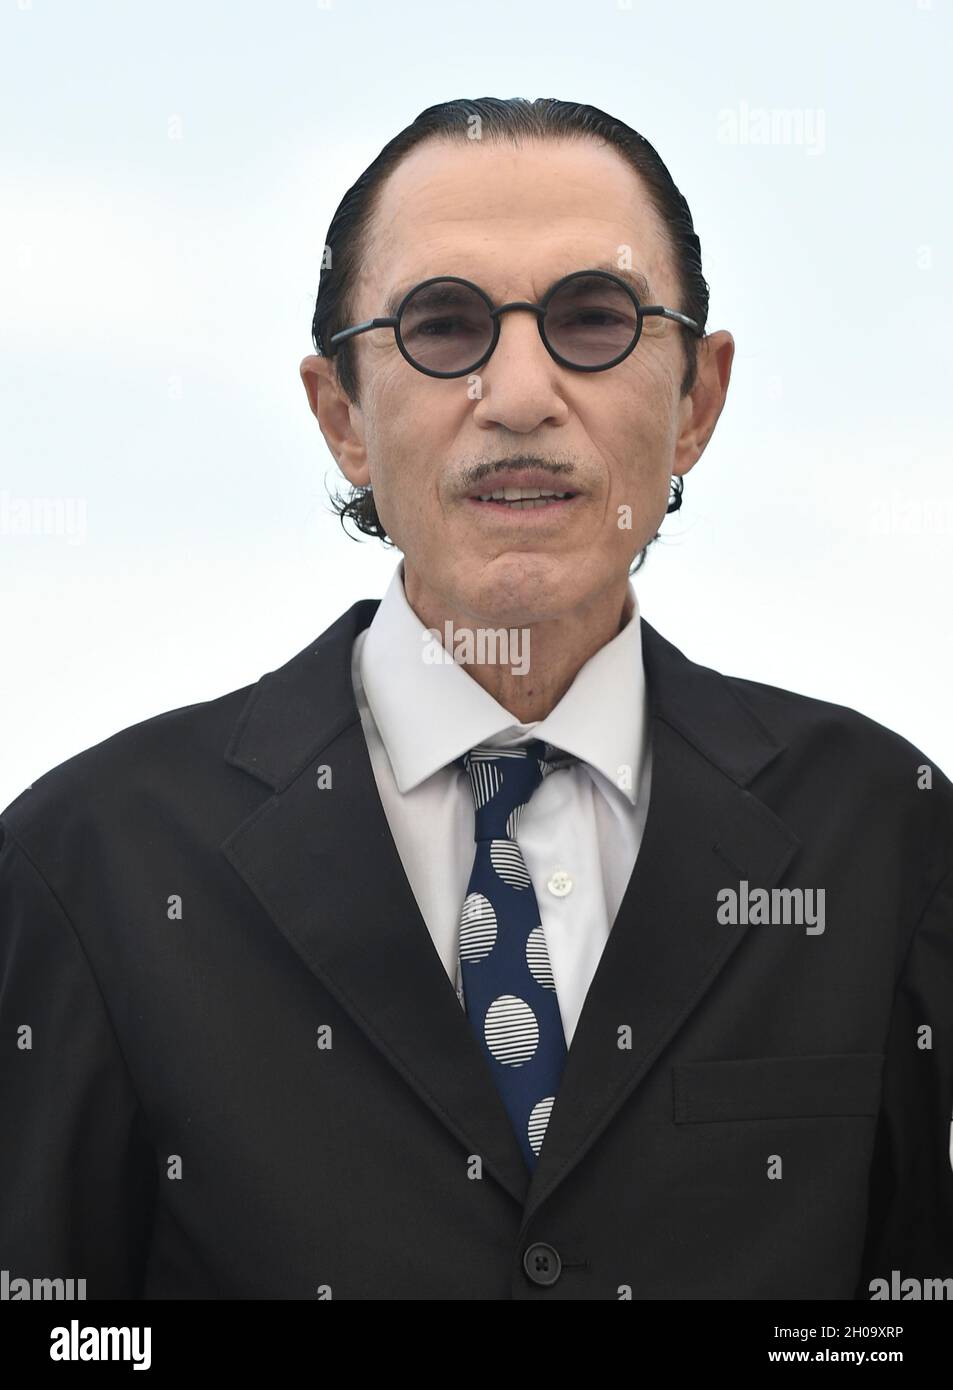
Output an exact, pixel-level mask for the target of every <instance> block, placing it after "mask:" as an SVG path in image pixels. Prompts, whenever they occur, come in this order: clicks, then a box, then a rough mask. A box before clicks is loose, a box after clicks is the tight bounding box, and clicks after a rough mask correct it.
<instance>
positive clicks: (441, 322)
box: [329, 270, 702, 377]
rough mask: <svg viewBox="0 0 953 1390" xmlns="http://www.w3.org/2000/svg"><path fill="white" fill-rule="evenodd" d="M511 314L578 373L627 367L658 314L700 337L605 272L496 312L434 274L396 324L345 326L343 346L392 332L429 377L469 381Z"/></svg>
mask: <svg viewBox="0 0 953 1390" xmlns="http://www.w3.org/2000/svg"><path fill="white" fill-rule="evenodd" d="M511 309H529V310H531V311H532V312H533V313H534V314H536V319H537V325H538V327H539V336H540V337H541V338H542V340H543V345H544V346H545V348H546V351H547V352H548V353H549V355H550V357H552V358H554V359H555V361H557V362H558V363H560V365H561V366H563V367H570V368H572V370H573V371H576V372H604V371H605V370H606V369H607V368H608V367H614V366H616V365H617V364H618V363H619V362H622V361H623V360H624V359H625V358H626V357H628V355H629V353H630V352H631V351H632V349H633V348H634V347H635V345H636V343H637V342H638V341H639V338H640V336H641V334H642V321H643V319H646V318H648V317H650V316H652V315H657V316H659V317H662V318H667V319H674V320H675V322H676V323H680V324H683V325H684V326H685V327H686V328H691V329H692V330H694V332H695V333H697V334H699V335H701V334H702V329H701V328H700V326H699V325H698V324H697V323H696V322H695V320H694V319H690V318H688V317H687V316H686V315H685V314H680V313H679V312H678V311H677V310H676V309H664V308H663V307H662V306H661V305H660V304H640V303H639V300H638V298H637V297H636V294H635V291H634V290H633V289H632V288H631V287H630V286H629V285H627V284H626V282H625V281H624V280H622V279H620V277H619V276H617V275H613V274H611V273H610V272H609V271H607V270H575V271H573V272H572V274H571V275H566V276H564V277H563V279H561V280H557V282H556V284H555V285H553V286H552V288H551V289H550V290H549V291H548V292H547V293H546V294H545V295H544V297H543V300H542V302H541V303H539V304H530V303H529V302H528V301H526V300H516V301H514V302H513V303H511V304H501V305H500V306H499V307H498V308H496V307H494V305H493V301H492V300H491V299H490V297H489V295H488V294H486V293H485V291H484V290H481V289H480V287H479V285H474V284H473V283H472V282H471V281H470V280H462V279H460V277H459V276H457V275H435V276H432V277H431V279H429V280H423V281H421V283H420V284H419V285H415V286H414V287H413V289H411V290H408V292H407V294H405V295H404V298H403V299H402V300H401V302H400V305H399V307H398V309H397V312H396V314H395V315H394V316H393V317H392V318H376V319H368V321H367V322H366V323H357V324H354V325H353V326H352V327H350V328H342V329H341V331H340V332H339V333H335V334H334V335H333V336H332V338H331V341H330V344H329V347H330V349H331V351H330V353H329V356H333V354H334V351H335V349H336V348H337V346H338V344H339V343H341V342H343V341H344V340H345V339H346V338H352V337H354V336H355V335H356V334H358V333H366V332H367V331H368V330H369V329H371V328H393V330H394V336H395V338H396V339H397V346H398V348H399V349H400V351H401V353H402V354H403V356H404V357H405V358H406V359H407V361H408V362H409V363H410V365H411V366H412V367H415V368H416V369H417V371H418V372H424V373H425V375H427V376H436V377H455V376H466V375H467V374H468V373H470V372H474V371H476V369H477V368H478V367H482V366H483V364H484V363H485V362H486V361H487V360H488V359H489V357H490V356H491V354H492V352H493V349H494V348H495V347H496V345H497V343H498V342H499V338H500V315H501V314H505V313H508V312H509V311H510V310H511Z"/></svg>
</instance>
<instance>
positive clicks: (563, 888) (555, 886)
mask: <svg viewBox="0 0 953 1390" xmlns="http://www.w3.org/2000/svg"><path fill="white" fill-rule="evenodd" d="M546 887H547V888H548V889H549V891H550V892H551V893H552V895H553V897H554V898H564V897H565V896H566V894H567V893H571V892H572V878H571V877H570V875H569V874H567V873H566V870H565V869H557V870H556V872H555V873H554V874H553V876H552V877H551V878H550V880H549V882H548V883H547V885H546Z"/></svg>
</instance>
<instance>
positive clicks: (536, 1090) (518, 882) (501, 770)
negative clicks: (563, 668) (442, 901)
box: [457, 739, 566, 1171]
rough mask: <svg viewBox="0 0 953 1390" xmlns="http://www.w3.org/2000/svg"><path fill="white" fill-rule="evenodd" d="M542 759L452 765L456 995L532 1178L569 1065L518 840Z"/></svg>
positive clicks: (488, 757) (509, 756)
mask: <svg viewBox="0 0 953 1390" xmlns="http://www.w3.org/2000/svg"><path fill="white" fill-rule="evenodd" d="M545 754H546V745H545V744H544V743H542V742H541V741H540V740H539V739H532V740H530V742H529V743H526V744H523V745H522V746H521V747H519V748H513V749H489V748H473V749H471V750H470V752H469V753H467V754H465V755H464V756H463V758H461V759H459V760H458V765H459V766H461V767H462V768H463V770H464V771H465V772H466V773H467V776H468V778H469V782H470V790H471V791H472V793H473V805H474V813H475V815H474V839H475V842H476V852H475V855H474V860H473V869H472V871H471V873H470V881H469V883H468V885H467V893H466V898H465V900H464V903H463V910H462V911H461V913H460V947H459V971H458V976H457V981H458V984H457V991H458V995H459V997H460V1002H461V1004H462V1005H463V1007H464V1008H465V1010H466V1013H467V1017H468V1018H469V1020H470V1023H471V1025H472V1027H473V1030H474V1033H475V1034H476V1037H477V1040H478V1042H479V1043H480V1046H481V1048H482V1049H483V1052H484V1053H485V1055H486V1058H487V1061H488V1063H489V1066H490V1068H491V1071H492V1073H493V1078H494V1080H495V1082H496V1085H497V1087H498V1088H499V1091H500V1095H501V1096H502V1099H503V1103H504V1105H505V1106H506V1109H507V1112H508V1114H509V1116H510V1120H511V1122H512V1124H513V1128H514V1130H515V1132H516V1137H517V1139H518V1141H519V1144H520V1147H521V1149H522V1151H523V1156H524V1158H525V1159H526V1163H527V1166H528V1167H529V1169H530V1171H532V1170H533V1169H534V1168H535V1166H536V1162H537V1160H538V1158H539V1151H540V1149H541V1147H542V1143H543V1137H544V1136H545V1133H546V1126H547V1124H548V1122H549V1116H550V1112H551V1110H552V1108H553V1103H554V1101H555V1099H556V1091H557V1089H558V1086H559V1080H560V1077H561V1075H562V1071H563V1067H564V1065H565V1061H566V1037H565V1033H564V1032H563V1025H562V1019H561V1017H560V1013H559V1001H558V1000H557V998H556V986H555V982H554V980H553V972H552V967H551V965H550V961H549V953H548V951H547V949H546V938H545V936H544V934H543V928H542V925H541V923H540V920H539V905H538V903H537V901H536V894H535V892H534V891H533V885H532V882H531V880H530V876H529V873H528V872H527V869H526V865H525V863H524V862H523V855H522V853H521V851H520V847H519V845H518V844H517V841H516V832H517V827H518V825H519V818H520V813H521V811H522V809H523V807H524V806H525V805H526V803H527V802H528V801H529V799H530V797H531V796H532V794H533V792H534V791H535V790H536V788H537V787H538V786H539V785H540V783H541V782H542V780H543V778H544V777H545V776H547V775H548V774H549V773H550V772H551V771H553V770H554V767H555V763H554V762H551V761H547V759H546V756H545Z"/></svg>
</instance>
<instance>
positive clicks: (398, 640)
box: [355, 560, 647, 806]
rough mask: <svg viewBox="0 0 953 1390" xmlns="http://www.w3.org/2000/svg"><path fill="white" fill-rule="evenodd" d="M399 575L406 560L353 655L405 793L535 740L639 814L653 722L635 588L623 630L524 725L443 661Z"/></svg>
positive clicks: (446, 659)
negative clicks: (476, 758)
mask: <svg viewBox="0 0 953 1390" xmlns="http://www.w3.org/2000/svg"><path fill="white" fill-rule="evenodd" d="M403 573H404V565H403V560H401V561H400V563H399V564H398V566H397V568H396V570H395V572H394V575H393V577H392V579H391V582H390V585H389V586H388V589H387V592H386V593H385V595H384V597H383V599H382V600H381V603H380V606H379V607H378V609H377V612H376V613H375V615H374V618H373V620H372V621H371V623H370V625H369V626H368V627H367V629H366V630H365V631H364V633H362V634H361V635H360V636H359V637H358V639H357V640H358V642H361V641H362V638H363V642H362V645H361V648H360V650H359V651H358V652H356V653H355V655H356V669H357V673H358V676H359V681H360V684H361V686H363V692H362V693H363V697H364V699H365V700H366V703H367V705H368V707H369V709H370V712H371V714H372V716H373V718H374V722H375V723H376V725H377V729H378V732H379V734H380V737H381V740H382V742H383V744H384V748H385V750H386V752H387V755H388V758H389V759H390V764H391V767H392V769H393V772H394V779H395V781H396V783H397V787H398V789H399V791H400V792H402V793H405V792H408V791H410V790H411V789H412V788H413V787H416V786H418V785H419V784H420V783H421V782H423V781H425V780H426V779H427V778H428V777H431V776H433V774H434V773H435V772H439V771H440V769H441V768H443V767H446V766H447V765H448V764H449V763H451V762H453V761H454V759H456V758H458V757H460V756H461V754H463V753H465V752H467V751H468V749H470V748H475V747H478V746H485V745H486V744H488V743H491V742H492V743H493V744H495V745H496V746H499V747H506V746H509V745H512V744H515V743H520V742H525V741H526V739H527V738H530V737H532V738H538V739H543V740H545V741H546V742H547V743H552V744H555V745H556V747H558V748H562V749H565V751H566V752H567V753H571V754H573V756H574V757H576V758H579V759H580V760H581V761H582V762H584V763H587V764H588V765H589V767H590V768H593V769H595V770H596V771H597V772H598V773H600V774H601V775H602V776H603V777H604V778H605V779H606V780H607V781H608V782H609V784H610V785H611V786H612V787H614V788H615V789H616V790H617V791H618V792H620V793H621V794H622V795H623V796H625V797H626V798H627V800H628V801H629V802H630V804H631V805H633V806H634V805H635V802H636V799H637V795H638V788H639V777H640V771H641V768H642V761H643V756H644V752H645V746H646V738H647V721H646V708H645V673H644V667H643V663H642V633H641V617H640V612H639V604H638V598H637V596H636V593H635V589H634V587H633V585H632V582H631V580H630V581H629V591H628V597H627V600H626V612H627V613H628V614H629V617H628V620H627V621H626V623H625V625H624V626H623V627H622V629H621V630H620V631H619V632H618V633H617V634H616V636H615V637H613V638H612V640H611V641H609V642H607V643H606V644H605V645H604V646H603V647H600V649H599V650H598V651H597V652H595V653H594V654H593V655H592V656H591V657H590V658H589V660H588V661H587V662H585V664H584V665H583V666H582V667H581V668H580V670H579V671H578V673H577V674H576V677H575V679H574V680H573V682H572V684H571V685H570V687H569V689H568V690H567V691H566V693H565V694H564V695H563V697H562V699H561V700H560V701H559V703H558V704H557V705H556V706H555V708H554V709H553V710H551V711H550V713H549V714H548V715H547V716H546V718H545V719H539V720H536V721H535V722H533V723H530V724H522V723H520V722H519V721H518V720H515V719H514V717H513V715H512V714H510V712H509V711H508V710H506V709H504V708H503V706H502V705H500V704H499V703H498V702H497V701H496V700H495V699H494V698H493V696H492V695H490V694H489V693H488V691H486V690H484V689H483V687H482V686H481V685H478V684H477V682H476V681H475V680H474V679H473V678H472V676H469V675H468V674H467V672H466V669H465V668H464V667H463V666H460V665H458V664H457V663H456V662H455V661H453V660H452V659H450V658H449V655H448V654H445V655H444V656H443V658H442V659H441V656H440V654H441V651H442V650H443V649H442V648H438V645H437V642H436V639H435V638H434V636H433V634H432V632H431V631H430V630H428V629H427V628H426V627H425V626H424V624H423V623H422V622H421V621H420V619H419V618H418V616H417V614H416V613H415V612H414V610H413V609H412V608H411V606H410V604H409V603H408V601H407V596H406V593H405V592H404V579H403ZM435 658H436V659H435ZM514 664H518V663H514Z"/></svg>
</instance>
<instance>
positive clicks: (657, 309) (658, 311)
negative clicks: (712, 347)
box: [332, 304, 702, 341]
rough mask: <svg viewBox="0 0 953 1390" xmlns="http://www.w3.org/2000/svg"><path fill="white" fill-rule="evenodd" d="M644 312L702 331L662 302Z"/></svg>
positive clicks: (647, 306) (645, 307) (686, 316)
mask: <svg viewBox="0 0 953 1390" xmlns="http://www.w3.org/2000/svg"><path fill="white" fill-rule="evenodd" d="M642 314H643V316H647V315H649V314H655V315H657V316H658V317H660V318H666V319H674V320H675V322H676V323H683V324H684V325H685V327H686V328H693V329H694V330H695V332H696V333H699V334H700V333H701V331H702V330H701V328H700V327H699V325H698V324H697V323H696V322H695V320H694V319H690V318H689V317H688V315H687V314H680V313H679V312H678V310H677V309H663V308H662V306H661V304H643V305H642ZM332 341H333V339H332Z"/></svg>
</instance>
